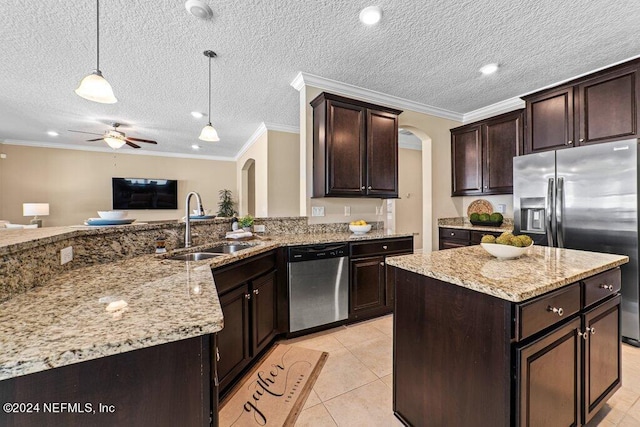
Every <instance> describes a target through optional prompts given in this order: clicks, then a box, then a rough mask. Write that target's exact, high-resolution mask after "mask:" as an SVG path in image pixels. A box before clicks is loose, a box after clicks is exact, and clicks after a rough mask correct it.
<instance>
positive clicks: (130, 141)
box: [69, 122, 157, 149]
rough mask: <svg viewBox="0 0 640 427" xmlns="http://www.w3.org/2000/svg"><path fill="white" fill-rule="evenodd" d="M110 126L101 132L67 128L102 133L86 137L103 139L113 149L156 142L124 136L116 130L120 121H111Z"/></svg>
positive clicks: (137, 146)
mask: <svg viewBox="0 0 640 427" xmlns="http://www.w3.org/2000/svg"><path fill="white" fill-rule="evenodd" d="M111 126H112V127H113V129H109V130H106V131H104V133H103V134H100V133H95V132H84V131H81V130H71V129H69V132H77V133H87V134H89V135H102V137H100V138H95V139H87V141H88V142H94V141H104V142H106V143H107V145H109V147H111V148H113V149H118V148H120V147H122V146H123V145H124V144H127V145H128V146H130V147H132V148H140V146H139V145H138V144H136V142H146V143H148V144H157V142H156V141H152V140H150V139H140V138H132V137H130V136H126V135H125V133H124V132H120V131H119V130H118V127H119V126H121V123H117V122H116V123H111ZM134 141H135V142H134Z"/></svg>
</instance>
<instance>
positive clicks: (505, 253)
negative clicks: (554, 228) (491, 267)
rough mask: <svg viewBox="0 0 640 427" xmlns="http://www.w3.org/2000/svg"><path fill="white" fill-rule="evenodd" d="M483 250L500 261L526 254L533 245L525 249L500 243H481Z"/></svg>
mask: <svg viewBox="0 0 640 427" xmlns="http://www.w3.org/2000/svg"><path fill="white" fill-rule="evenodd" d="M480 246H482V248H483V249H484V250H485V251H487V252H489V253H490V254H491V255H493V256H494V257H496V258H498V259H513V258H518V257H519V256H522V255H524V254H526V253H527V252H528V251H529V248H530V247H531V246H533V243H532V244H530V245H529V246H527V247H525V248H519V247H517V246H511V245H500V244H498V243H480Z"/></svg>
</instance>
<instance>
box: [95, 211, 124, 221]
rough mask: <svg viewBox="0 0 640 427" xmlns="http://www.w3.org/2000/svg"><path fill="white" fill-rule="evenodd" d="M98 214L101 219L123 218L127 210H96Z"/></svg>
mask: <svg viewBox="0 0 640 427" xmlns="http://www.w3.org/2000/svg"><path fill="white" fill-rule="evenodd" d="M98 215H99V216H100V218H102V219H125V218H126V217H127V211H98Z"/></svg>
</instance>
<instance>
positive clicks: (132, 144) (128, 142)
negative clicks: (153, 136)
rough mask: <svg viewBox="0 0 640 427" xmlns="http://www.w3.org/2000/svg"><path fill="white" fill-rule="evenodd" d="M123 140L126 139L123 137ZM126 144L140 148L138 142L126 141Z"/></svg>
mask: <svg viewBox="0 0 640 427" xmlns="http://www.w3.org/2000/svg"><path fill="white" fill-rule="evenodd" d="M125 140H126V138H125ZM127 145H128V146H129V147H133V148H140V146H139V145H138V144H134V143H133V142H131V141H127Z"/></svg>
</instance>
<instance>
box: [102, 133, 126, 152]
mask: <svg viewBox="0 0 640 427" xmlns="http://www.w3.org/2000/svg"><path fill="white" fill-rule="evenodd" d="M104 142H106V143H107V145H108V146H109V147H111V148H113V149H114V150H117V149H118V148H120V147H122V146H123V145H124V144H125V143H126V141H125V140H124V139H122V138H114V137H112V136H107V137H106V138H105V139H104Z"/></svg>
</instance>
